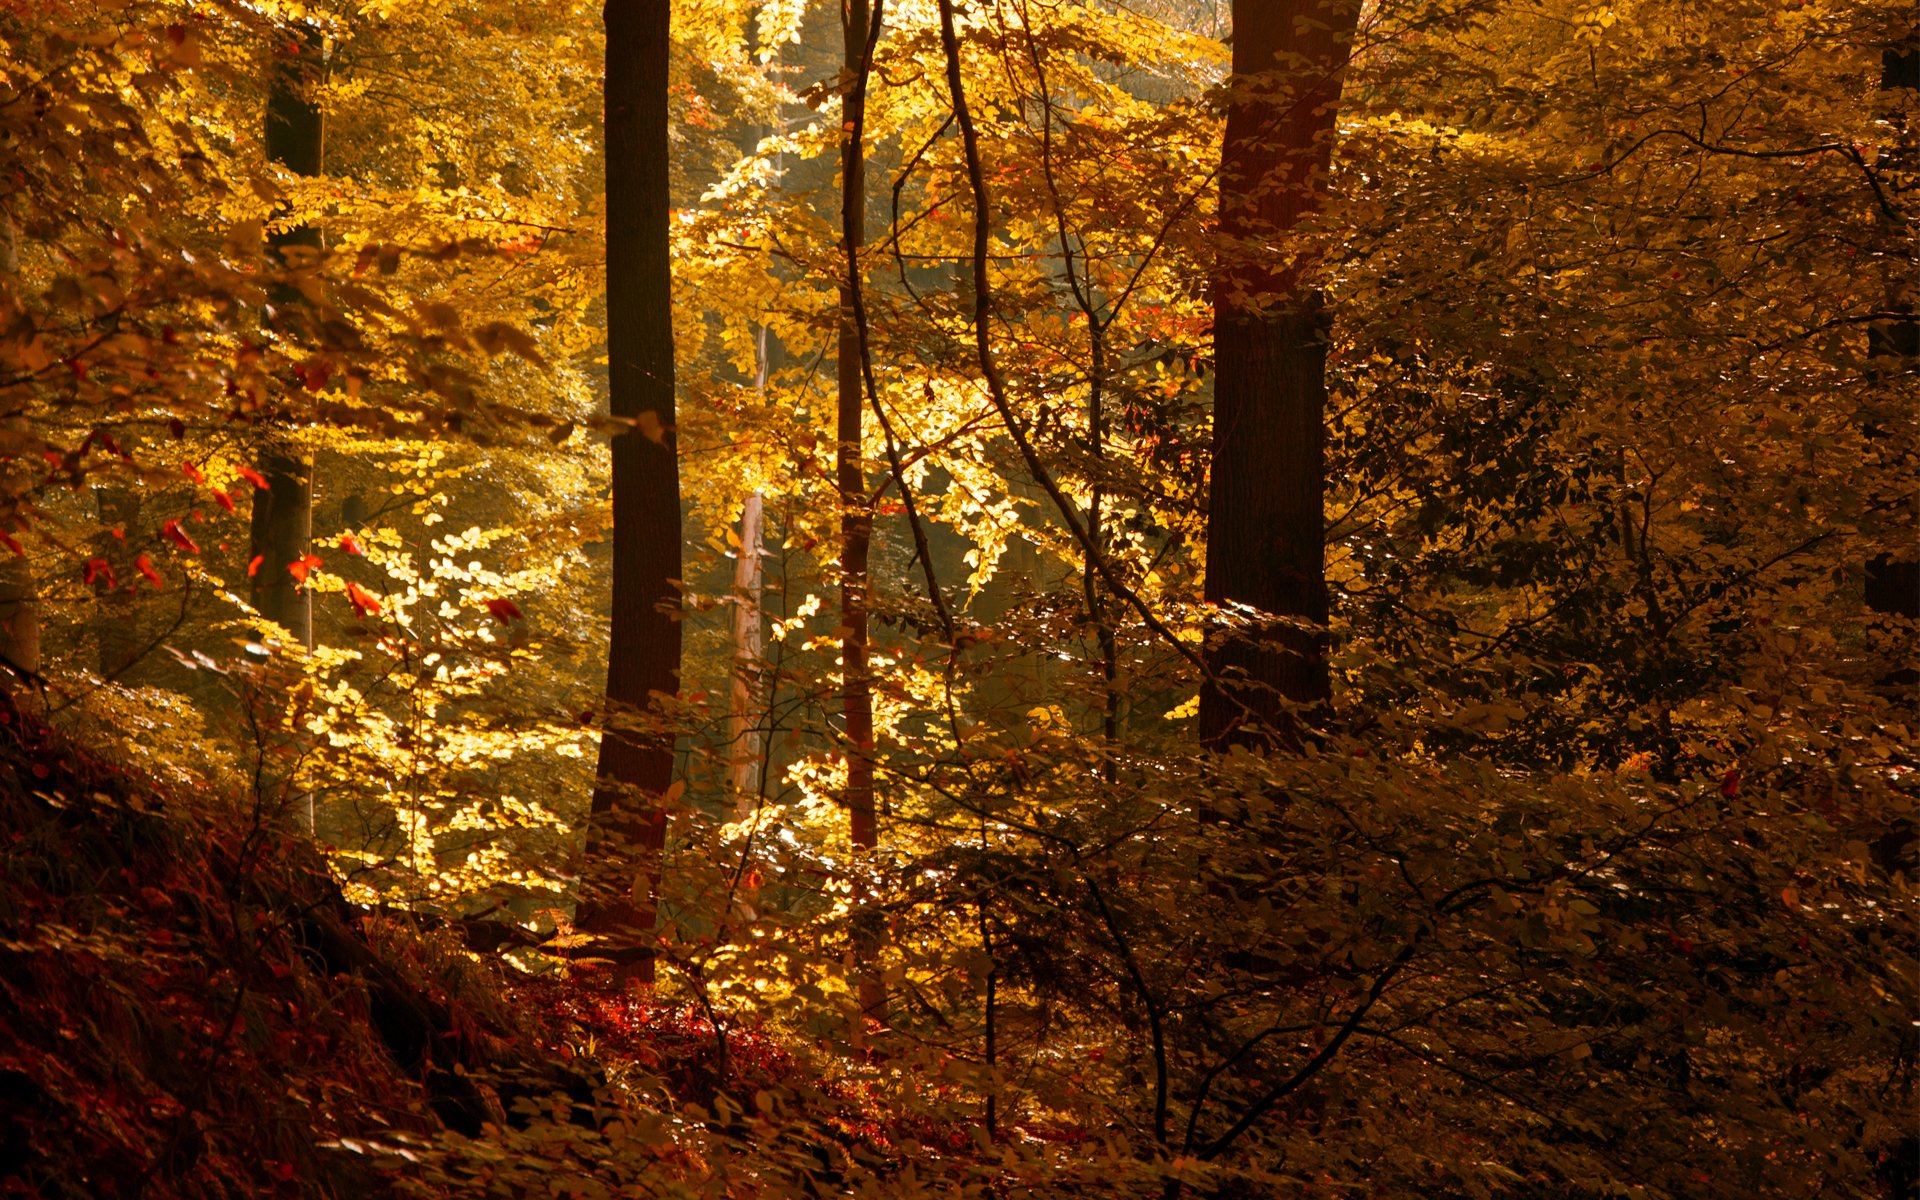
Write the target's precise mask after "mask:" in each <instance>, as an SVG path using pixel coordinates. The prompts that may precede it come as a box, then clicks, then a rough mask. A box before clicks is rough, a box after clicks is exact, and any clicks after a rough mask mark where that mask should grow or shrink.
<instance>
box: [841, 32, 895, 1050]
mask: <svg viewBox="0 0 1920 1200" xmlns="http://www.w3.org/2000/svg"><path fill="white" fill-rule="evenodd" d="M881 17H882V7H881V4H880V3H875V4H874V6H873V8H872V10H871V11H869V9H868V8H867V0H841V8H840V27H841V31H842V33H843V34H844V35H845V52H846V73H847V76H846V77H847V78H848V80H849V83H848V88H847V95H846V99H845V101H844V102H843V105H842V109H841V112H842V116H841V127H842V129H843V130H844V131H845V133H844V135H843V137H842V139H841V143H840V236H841V238H842V245H843V248H844V252H845V256H846V271H847V274H846V278H844V279H843V280H841V282H840V339H839V344H838V346H837V347H836V350H837V354H836V358H835V370H836V372H837V377H836V385H837V388H838V394H837V397H836V398H837V400H838V413H837V420H836V422H835V436H836V438H837V439H838V449H837V452H836V454H835V474H836V481H837V483H838V485H839V490H840V627H841V629H842V631H843V632H842V634H841V638H840V670H841V677H842V679H843V680H844V681H845V682H844V691H845V698H844V702H843V705H842V716H843V718H844V720H845V722H846V730H847V790H846V793H845V795H844V798H843V799H844V803H845V804H846V806H847V825H848V834H849V836H850V838H851V839H852V842H853V849H854V857H855V858H856V859H859V858H862V857H863V856H865V855H866V854H867V853H868V852H870V851H872V850H874V849H876V848H877V847H878V846H879V844H880V823H879V816H878V814H877V813H876V811H875V808H874V794H873V681H872V678H871V676H870V674H869V671H868V666H867V635H868V609H869V587H870V584H871V579H870V572H869V569H868V559H869V552H870V550H871V548H872V544H873V509H872V506H871V505H870V504H869V502H868V499H867V474H866V467H865V465H864V464H865V445H864V443H863V439H862V437H861V416H862V414H863V412H864V411H865V408H866V405H865V403H864V392H863V391H862V390H861V346H860V339H861V337H862V336H863V334H864V331H863V330H862V329H861V328H860V323H859V320H858V318H857V312H858V307H859V306H858V304H857V303H856V296H855V291H856V289H857V288H858V287H859V286H860V274H859V272H860V251H861V248H862V247H864V246H865V245H866V232H867V158H866V145H865V139H864V137H863V132H864V129H865V126H866V104H867V76H868V74H869V72H870V70H871V67H872V63H871V61H870V58H869V53H870V50H871V45H870V43H871V42H872V40H873V35H874V34H876V33H877V32H878V26H879V22H880V20H881ZM857 919H858V920H859V921H860V925H861V928H860V930H859V931H858V934H857V937H856V941H857V943H858V944H857V945H856V946H855V948H854V952H855V954H856V955H857V956H858V957H859V958H860V960H861V962H862V963H863V966H870V965H871V964H872V961H873V958H874V955H875V954H876V953H877V952H878V940H879V939H878V935H877V932H876V931H874V930H872V929H870V928H868V926H869V925H870V922H869V921H868V920H867V919H866V918H865V917H864V915H863V916H862V917H860V918H857ZM885 1004H886V997H885V993H884V992H883V991H882V990H881V988H880V984H879V978H878V975H877V974H876V973H875V972H874V971H872V970H870V969H863V971H862V973H861V978H860V1008H861V1011H862V1012H864V1013H865V1014H866V1015H867V1016H869V1017H872V1018H874V1019H880V1017H881V1016H882V1010H883V1009H884V1007H885Z"/></svg>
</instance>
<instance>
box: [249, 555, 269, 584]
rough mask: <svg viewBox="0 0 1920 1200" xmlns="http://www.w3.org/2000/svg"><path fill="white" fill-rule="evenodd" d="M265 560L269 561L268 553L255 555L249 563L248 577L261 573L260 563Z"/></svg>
mask: <svg viewBox="0 0 1920 1200" xmlns="http://www.w3.org/2000/svg"><path fill="white" fill-rule="evenodd" d="M265 561H267V556H266V555H264V554H256V555H254V556H253V561H252V562H250V563H248V564H247V578H248V579H252V578H253V577H254V576H255V575H258V574H259V573H260V564H261V563H263V562H265Z"/></svg>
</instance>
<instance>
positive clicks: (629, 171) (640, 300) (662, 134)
mask: <svg viewBox="0 0 1920 1200" xmlns="http://www.w3.org/2000/svg"><path fill="white" fill-rule="evenodd" d="M670 11H671V6H670V5H669V3H668V0H608V2H607V5H606V8H605V10H604V14H603V15H604V19H605V23H606V31H607V72H606V155H607V214H608V218H607V367H608V388H609V397H610V405H611V408H612V412H613V415H614V416H615V417H620V418H626V419H629V420H632V421H634V422H635V427H634V429H633V431H631V432H628V433H623V434H621V435H620V436H619V437H616V438H615V439H614V440H613V447H612V449H613V617H612V644H611V646H610V648H609V651H608V661H607V710H608V712H607V718H606V724H605V729H604V731H603V733H602V736H601V739H600V761H599V782H598V783H597V785H596V786H595V788H594V793H593V806H592V810H591V813H590V814H589V818H588V823H587V846H586V862H585V870H584V872H583V877H584V883H585V894H584V896H583V899H582V901H581V905H580V912H579V916H578V922H577V923H578V925H579V927H580V928H581V929H582V930H584V931H585V932H588V933H595V934H599V935H601V937H602V938H603V939H604V943H603V946H602V948H601V949H600V950H598V951H597V953H599V954H601V955H604V956H605V957H608V958H611V959H612V960H613V961H614V962H615V963H616V964H618V969H619V970H620V972H621V973H622V974H623V975H625V976H626V977H627V978H629V979H631V980H632V981H634V982H637V983H650V982H651V981H652V979H653V953H652V948H651V946H650V944H649V943H650V940H651V936H652V931H653V926H654V921H655V915H656V910H657V908H658V891H659V879H660V866H659V863H660V851H661V849H662V848H663V847H664V845H665V842H666V831H667V816H666V811H665V809H664V808H663V807H662V804H663V803H664V799H665V796H666V793H667V791H668V789H669V787H670V786H671V784H672V782H673V736H672V734H671V733H669V732H666V731H663V730H661V729H659V728H657V727H656V723H657V720H658V717H657V713H656V714H655V715H654V716H653V717H652V718H651V719H650V718H649V715H648V713H649V709H651V708H654V698H655V697H656V696H659V697H671V696H672V695H674V694H675V692H676V691H677V690H678V688H679V675H680V592H679V589H678V587H677V586H676V581H678V580H679V578H680V570H681V561H680V553H681V545H680V464H679V459H678V456H677V453H676V450H675V442H674V419H675V418H674V386H673V296H672V268H671V263H670V256H669V251H668V238H667V232H668V226H667V221H668V204H669V197H668V171H667V163H668V155H669V146H668V142H667V58H668V55H667V51H668V37H669V28H670V24H669V21H670Z"/></svg>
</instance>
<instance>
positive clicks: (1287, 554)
mask: <svg viewBox="0 0 1920 1200" xmlns="http://www.w3.org/2000/svg"><path fill="white" fill-rule="evenodd" d="M1359 14H1360V4H1359V2H1358V0H1235V3H1234V6H1233V77H1232V79H1231V80H1230V81H1229V88H1230V91H1229V97H1228V107H1227V124H1226V133H1225V138H1224V141H1223V145H1222V149H1221V172H1220V234H1221V237H1220V241H1221V248H1220V261H1219V264H1218V267H1217V269H1216V273H1215V277H1214V282H1213V286H1214V354H1215V375H1214V416H1213V442H1214V446H1213V467H1212V475H1211V479H1210V484H1209V509H1208V517H1207V581H1206V598H1207V599H1208V600H1209V601H1211V602H1212V603H1215V604H1218V605H1220V606H1222V607H1223V608H1226V609H1229V610H1230V611H1231V612H1232V613H1234V614H1235V615H1243V614H1244V610H1246V609H1253V610H1257V611H1256V612H1255V613H1253V614H1247V615H1252V616H1253V618H1254V621H1253V623H1252V624H1249V625H1247V626H1245V627H1244V628H1241V629H1234V630H1228V631H1224V632H1222V633H1219V634H1217V635H1215V636H1213V637H1211V638H1210V639H1209V642H1208V646H1207V656H1206V661H1207V665H1208V668H1209V671H1210V674H1211V675H1212V678H1211V679H1209V680H1208V681H1207V684H1206V685H1205V686H1204V687H1203V689H1202V691H1201V695H1200V735H1201V738H1202V740H1203V741H1204V742H1205V743H1206V744H1207V745H1210V746H1213V747H1215V748H1224V747H1226V746H1228V745H1232V744H1236V743H1239V744H1247V745H1254V746H1260V745H1281V746H1284V745H1288V744H1294V743H1297V742H1298V741H1299V740H1300V738H1301V736H1302V733H1303V717H1304V715H1305V714H1303V713H1302V712H1301V711H1300V710H1301V709H1302V707H1303V706H1315V705H1319V704H1322V703H1324V702H1325V701H1326V700H1327V699H1328V697H1329V695H1330V687H1329V684H1328V679H1327V660H1326V638H1325V633H1324V626H1325V624H1326V619H1327V591H1326V581H1325V568H1324V561H1325V545H1324V540H1325V539H1324V527H1325V517H1324V514H1323V511H1322V510H1323V492H1324V486H1325V484H1324V480H1323V478H1322V474H1323V470H1324V458H1325V445H1326V435H1325V431H1324V426H1323V421H1324V414H1325V409H1326V337H1327V334H1326V321H1325V319H1324V316H1323V314H1322V312H1321V311H1320V305H1319V301H1318V297H1317V295H1316V293H1315V292H1314V290H1313V288H1312V286H1311V284H1310V283H1309V282H1308V281H1307V279H1308V274H1309V267H1310V264H1309V263H1307V262H1304V261H1302V260H1300V259H1299V258H1298V257H1297V253H1296V252H1297V247H1296V246H1294V245H1293V244H1291V240H1290V238H1289V233H1290V232H1291V231H1292V230H1293V229H1294V228H1295V227H1296V226H1298V225H1299V224H1300V222H1301V220H1302V219H1303V218H1304V217H1306V216H1307V215H1308V214H1310V213H1311V212H1313V211H1314V210H1315V209H1316V208H1317V207H1318V206H1319V204H1320V201H1321V198H1322V193H1323V190H1324V181H1325V176H1326V171H1327V165H1328V162H1329V160H1330V159H1331V156H1332V153H1333V142H1334V117H1335V113H1336V111H1337V109H1338V107H1339V103H1340V85H1341V80H1342V77H1343V75H1344V73H1345V69H1346V64H1347V56H1348V53H1349V49H1350V47H1351V45H1352V42H1353V33H1354V28H1355V25H1356V24H1357V22H1358V20H1359Z"/></svg>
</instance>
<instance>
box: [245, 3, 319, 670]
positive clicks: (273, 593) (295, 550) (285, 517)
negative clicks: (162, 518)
mask: <svg viewBox="0 0 1920 1200" xmlns="http://www.w3.org/2000/svg"><path fill="white" fill-rule="evenodd" d="M325 72H326V48H325V45H324V44H323V42H322V40H321V37H320V34H319V31H318V30H315V29H311V28H307V29H302V30H301V31H300V33H299V35H298V36H297V37H295V38H294V39H293V40H291V41H289V42H288V43H287V44H286V45H284V46H279V47H276V48H275V50H274V67H273V90H272V93H271V95H269V97H268V99H267V130H266V135H267V136H266V149H267V158H268V159H269V160H271V161H272V162H275V163H278V164H279V165H280V166H283V167H285V168H286V169H287V170H289V171H292V172H293V173H294V174H296V175H309V176H311V175H318V174H320V173H321V171H322V170H323V169H324V168H325V123H324V121H323V120H322V118H321V114H320V107H319V104H318V103H317V102H316V100H315V98H314V95H313V90H314V88H315V87H316V86H317V85H318V84H319V83H320V81H321V79H322V77H323V76H324V74H325ZM267 245H268V250H269V252H270V253H271V254H272V255H273V256H274V258H276V259H277V260H278V261H279V262H280V264H281V265H282V266H294V267H297V266H299V265H301V264H302V263H303V262H307V261H310V260H311V258H312V257H313V256H315V255H317V254H318V252H319V250H320V248H321V236H320V229H319V228H318V227H317V226H313V225H299V226H295V227H294V228H292V229H287V230H281V231H279V232H276V233H274V234H272V235H271V236H270V237H269V238H268V240H267ZM295 247H299V249H295ZM272 303H273V306H274V309H275V310H276V311H275V315H274V323H275V324H276V325H279V326H281V327H283V328H285V327H288V326H290V325H291V324H292V323H293V321H294V310H295V309H296V308H298V307H299V306H300V304H301V301H300V298H299V293H298V292H297V291H295V290H294V289H293V288H290V287H284V286H282V287H277V288H275V289H274V291H273V296H272ZM260 473H261V474H262V475H264V476H265V477H266V479H267V487H266V489H265V490H261V491H255V492H254V494H253V519H252V522H251V525H250V529H249V537H248V545H249V550H248V557H249V560H252V559H258V560H259V563H258V565H257V566H256V567H255V568H254V572H253V577H252V581H251V582H252V592H253V596H252V599H253V606H254V608H255V609H256V610H258V611H259V613H260V615H261V616H263V617H265V618H267V619H268V620H270V621H274V622H276V623H278V624H279V625H281V626H282V627H283V628H285V629H286V630H287V632H288V633H290V634H291V635H292V636H293V637H294V639H295V640H296V641H298V642H299V643H300V644H301V645H303V646H306V647H307V648H309V649H311V648H312V647H313V595H312V593H311V592H309V591H308V590H307V588H306V587H305V586H304V585H303V584H301V582H300V581H299V580H297V579H295V578H294V576H293V573H292V572H291V571H289V570H288V569H287V568H288V566H289V565H290V564H292V563H295V562H297V561H299V560H300V559H301V558H303V557H305V555H306V554H307V552H308V549H309V548H310V547H311V546H312V544H313V466H312V463H311V462H310V461H309V460H308V459H307V457H306V456H305V455H304V454H302V453H300V452H299V451H297V450H295V449H293V448H292V447H290V446H289V445H287V444H286V442H285V441H283V440H282V438H281V437H280V436H277V435H275V434H274V433H272V432H269V433H268V435H267V438H266V441H265V445H264V448H263V449H262V451H261V455H260Z"/></svg>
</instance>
